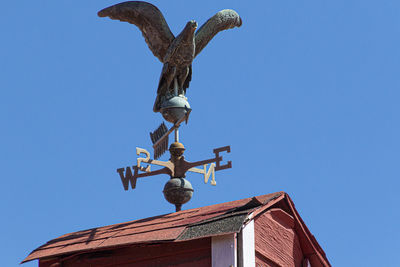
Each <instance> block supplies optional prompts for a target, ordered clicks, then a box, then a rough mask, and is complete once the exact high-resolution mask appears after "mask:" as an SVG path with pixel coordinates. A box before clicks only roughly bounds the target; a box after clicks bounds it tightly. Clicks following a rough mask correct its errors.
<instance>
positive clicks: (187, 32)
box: [180, 20, 197, 42]
mask: <svg viewBox="0 0 400 267" xmlns="http://www.w3.org/2000/svg"><path fill="white" fill-rule="evenodd" d="M196 29H197V22H196V21H194V20H191V21H188V23H186V26H185V28H184V29H183V31H182V32H181V34H180V35H182V37H183V40H186V41H189V42H193V41H194V32H195V31H196Z"/></svg>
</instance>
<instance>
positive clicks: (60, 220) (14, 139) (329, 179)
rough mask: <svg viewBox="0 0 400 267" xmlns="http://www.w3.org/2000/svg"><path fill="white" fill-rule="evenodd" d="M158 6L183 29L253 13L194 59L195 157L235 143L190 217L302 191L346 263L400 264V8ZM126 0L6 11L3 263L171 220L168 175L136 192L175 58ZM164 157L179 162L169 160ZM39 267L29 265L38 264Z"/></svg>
mask: <svg viewBox="0 0 400 267" xmlns="http://www.w3.org/2000/svg"><path fill="white" fill-rule="evenodd" d="M196 2H197V3H198V4H195V2H190V3H188V1H183V0H182V1H155V2H154V1H153V2H152V3H153V4H155V5H157V6H158V7H159V8H160V10H161V11H162V12H163V13H164V16H165V18H166V20H167V22H168V23H169V25H170V27H171V30H172V31H173V32H174V33H175V34H178V33H179V32H180V31H181V29H182V28H183V26H184V25H185V23H186V21H188V20H190V19H196V20H197V21H198V23H199V24H200V25H201V24H202V23H203V22H205V21H206V19H208V18H209V17H210V16H211V15H213V14H215V13H216V12H217V11H219V10H221V9H224V8H232V9H235V10H236V11H237V12H238V13H239V14H240V15H241V17H242V19H243V26H242V27H241V28H239V29H234V30H230V31H225V32H222V33H220V34H219V35H217V36H216V37H215V38H214V39H213V40H212V41H211V42H210V44H209V45H208V46H207V47H206V48H205V49H204V50H203V51H202V53H201V54H200V55H199V56H198V58H196V59H195V62H194V65H193V80H192V83H191V86H190V88H189V90H188V92H187V96H188V98H189V101H190V104H191V106H192V108H193V112H192V114H191V118H190V121H189V124H188V125H185V126H184V127H183V128H182V130H181V141H182V142H183V143H184V144H185V146H186V147H187V152H186V156H187V159H188V160H191V161H195V160H200V159H204V158H208V157H210V156H212V155H213V154H212V149H213V148H215V147H220V146H225V145H231V147H232V153H231V154H230V155H229V157H227V158H229V159H230V160H232V161H233V169H230V170H224V171H221V172H218V173H217V183H218V185H217V186H216V187H213V186H211V185H210V184H207V185H205V184H204V183H203V181H202V177H201V176H200V175H197V174H191V175H189V176H188V179H189V180H190V181H191V182H192V184H193V186H194V187H195V194H194V196H193V199H192V200H191V202H189V203H188V204H187V205H184V208H185V209H189V208H195V207H200V206H204V205H211V204H216V203H221V202H226V201H231V200H236V199H241V198H245V197H251V196H254V195H261V194H266V193H270V192H275V191H286V192H288V193H289V195H290V196H291V197H292V199H293V201H294V202H295V204H296V208H297V209H298V211H299V212H300V214H301V216H302V218H303V219H304V221H305V223H306V224H307V225H308V227H309V229H310V230H311V232H312V233H313V234H314V235H315V237H316V238H317V240H318V241H319V243H320V244H321V246H322V248H323V249H324V250H325V252H326V254H327V256H328V258H329V260H330V261H331V263H332V265H333V266H363V267H364V266H400V259H399V257H398V252H399V250H400V245H399V240H400V234H399V229H398V225H399V221H400V212H399V206H398V205H399V203H400V194H398V191H399V186H400V184H399V178H400V164H399V163H400V162H399V160H400V141H399V136H400V124H399V116H400V105H399V100H400V75H399V69H400V52H399V47H400V16H399V12H400V2H399V1H395V0H392V1H389V0H388V1H369V0H359V1H355V0H336V1H321V0H307V1H298V0H296V1H294V0H293V1H257V2H255V1H254V2H251V3H250V2H249V1H201V2H199V1H196ZM115 3H117V2H114V1H105V0H96V1H94V0H90V1H67V0H63V1H50V0H46V1H45V0H39V1H28V0H21V1H6V2H4V3H2V16H1V17H0V32H1V37H0V40H1V42H0V85H1V95H0V121H1V131H0V134H1V139H0V148H1V154H0V157H1V159H0V168H1V175H2V186H1V193H0V200H1V201H0V211H1V214H2V216H1V220H0V229H1V230H0V234H1V237H2V242H1V243H2V245H1V255H2V260H1V261H2V263H1V265H2V266H17V264H18V263H19V262H20V261H21V260H23V259H24V257H25V256H27V255H28V253H30V252H31V251H32V250H33V249H35V248H36V247H38V246H39V245H41V244H43V243H45V242H46V241H48V240H50V239H52V238H55V237H58V236H60V235H62V234H64V233H69V232H74V231H78V230H82V229H87V228H92V227H96V226H103V225H108V224H113V223H118V222H124V221H129V220H133V219H140V218H145V217H149V216H154V215H159V214H164V213H169V212H171V211H173V206H172V205H170V204H168V203H167V202H166V201H165V200H164V199H163V195H162V193H161V191H162V188H163V185H164V183H165V182H166V181H167V179H168V177H167V176H158V177H153V178H149V179H139V180H138V184H137V188H136V189H135V190H134V191H132V190H130V191H127V192H126V191H124V190H123V187H122V184H121V182H120V179H119V177H118V174H117V173H116V169H117V168H120V167H125V166H128V165H133V164H134V162H135V159H136V155H135V147H136V146H139V147H143V148H146V149H148V150H151V142H150V138H149V135H148V133H149V132H150V131H152V130H154V129H155V128H156V127H157V126H158V125H159V123H161V121H162V118H161V116H160V114H155V113H153V111H152V105H153V101H154V99H155V92H156V86H157V82H158V78H159V74H160V71H161V67H162V64H161V63H160V62H159V61H158V59H156V58H155V57H154V56H153V55H152V54H151V52H150V50H149V49H148V47H147V45H146V44H145V42H144V39H143V37H142V36H141V33H140V31H139V30H138V29H137V28H136V27H135V26H133V25H130V24H128V23H122V22H118V21H112V20H110V19H104V18H103V19H101V18H98V17H97V15H96V13H97V11H98V10H100V9H102V8H104V7H107V6H109V5H112V4H115ZM162 159H163V160H166V159H167V158H166V156H164V157H163V158H162ZM36 265H37V263H36V262H31V263H27V264H25V265H24V266H26V267H28V266H36Z"/></svg>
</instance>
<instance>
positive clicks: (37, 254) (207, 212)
mask: <svg viewBox="0 0 400 267" xmlns="http://www.w3.org/2000/svg"><path fill="white" fill-rule="evenodd" d="M277 206H279V207H280V208H282V209H285V210H287V212H288V213H290V214H291V215H292V216H293V217H294V218H295V220H296V222H297V225H296V227H297V230H296V232H298V235H299V238H300V241H301V243H303V245H302V247H303V246H304V248H305V249H306V250H308V253H310V254H315V256H316V257H317V258H318V259H319V261H321V262H323V263H325V264H324V266H328V265H329V262H328V260H327V258H326V256H325V253H324V252H323V250H322V249H321V247H320V246H319V245H318V243H317V241H316V240H315V238H314V237H313V236H312V235H311V233H310V232H309V230H308V229H307V227H306V226H305V224H304V222H303V221H302V220H301V218H300V216H299V215H298V213H297V211H296V210H295V208H294V204H293V202H292V201H291V199H290V198H289V196H288V195H287V194H286V193H284V192H278V193H272V194H267V195H262V196H257V197H253V198H246V199H241V200H236V201H232V202H227V203H222V204H217V205H212V206H206V207H201V208H196V209H190V210H184V211H180V212H175V213H170V214H165V215H160V216H155V217H150V218H146V219H141V220H135V221H130V222H125V223H120V224H114V225H109V226H103V227H98V228H93V229H89V230H84V231H79V232H74V233H70V234H66V235H63V236H61V237H58V238H56V239H53V240H50V241H49V242H47V243H46V244H44V245H42V246H40V247H39V248H37V249H35V250H34V251H33V252H32V253H31V254H29V256H28V257H27V258H25V259H24V260H23V262H27V261H31V260H35V259H43V258H49V257H54V256H60V255H70V254H74V253H85V252H90V251H94V250H100V249H106V248H107V249H109V248H116V247H120V246H126V245H131V244H138V243H160V242H178V241H183V240H189V239H197V238H204V237H209V236H215V235H222V234H228V233H233V232H239V231H240V227H241V226H242V224H243V223H244V221H245V220H247V219H248V216H249V214H251V213H252V214H253V217H255V216H257V214H260V213H262V212H264V211H265V210H267V209H270V208H272V207H277ZM216 222H218V226H216ZM221 222H222V227H221ZM224 222H225V226H224ZM204 225H206V227H204Z"/></svg>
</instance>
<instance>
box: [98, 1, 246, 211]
mask: <svg viewBox="0 0 400 267" xmlns="http://www.w3.org/2000/svg"><path fill="white" fill-rule="evenodd" d="M98 15H99V16H100V17H110V18H111V19H114V20H120V21H125V22H129V23H131V24H134V25H136V26H137V27H138V28H139V29H140V30H141V31H142V34H143V36H144V38H145V41H146V43H147V45H148V46H149V48H150V50H151V51H152V52H153V54H154V56H156V57H157V58H158V59H159V60H160V61H161V62H162V63H163V68H162V70H161V75H160V79H159V82H158V86H157V96H156V100H155V102H154V106H153V111H154V112H160V113H161V114H162V116H163V118H164V119H165V120H166V121H168V122H171V123H173V126H172V127H171V128H170V129H168V128H167V127H166V125H165V124H164V123H162V124H161V125H160V126H159V127H158V128H157V129H156V130H155V131H154V132H152V133H150V137H151V141H152V142H153V148H154V157H155V159H158V158H159V157H161V156H162V155H163V153H165V152H166V151H167V150H168V136H169V134H170V133H172V132H173V131H175V142H174V143H173V144H171V146H170V148H169V150H170V154H171V158H170V161H168V162H163V161H157V160H151V159H150V153H149V152H147V151H146V150H144V149H140V148H137V153H138V155H139V154H141V153H145V154H146V155H147V157H146V159H143V158H139V159H138V164H137V165H136V166H133V169H134V174H132V171H131V169H130V168H129V167H127V168H126V170H125V169H123V168H121V169H118V170H117V171H118V173H119V174H120V176H121V179H122V182H123V185H124V188H125V189H126V190H127V189H128V185H129V181H132V182H131V185H132V188H134V187H135V186H136V179H137V178H138V177H144V176H150V175H155V174H160V173H167V174H169V175H170V176H171V180H170V181H169V182H168V183H167V184H166V187H168V188H167V189H166V188H164V195H165V196H166V198H167V200H168V201H170V198H169V197H167V195H168V196H169V195H170V194H171V193H170V192H172V191H174V190H175V191H176V190H178V191H179V190H181V191H182V190H183V191H185V192H186V193H187V192H190V197H191V194H192V193H193V188H191V185H190V183H189V182H188V181H187V180H185V179H184V177H185V173H186V172H187V171H192V172H197V173H203V174H204V175H205V177H206V176H207V181H208V177H209V176H210V174H211V173H212V175H213V179H212V184H215V178H214V170H219V169H218V166H220V165H219V163H220V161H221V160H222V157H219V156H218V152H217V154H216V157H215V158H214V159H211V160H206V161H201V163H202V164H203V165H204V170H201V169H196V168H194V167H195V166H199V165H202V164H198V163H199V162H195V163H190V162H187V161H185V160H184V156H183V151H184V147H183V144H181V143H179V126H180V124H181V123H182V122H183V121H186V123H187V121H188V118H189V114H190V112H191V108H190V105H189V102H188V100H187V97H186V90H187V88H188V87H189V84H190V81H191V79H192V62H193V60H194V58H195V57H196V56H197V55H198V54H199V53H200V52H201V51H202V50H203V49H204V47H206V45H207V44H208V43H209V42H210V40H211V39H212V38H213V37H214V36H215V35H216V34H217V33H218V32H220V31H223V30H227V29H231V28H234V27H240V26H241V25H242V19H241V18H240V16H239V15H238V14H237V13H236V12H235V11H234V10H231V9H224V10H221V11H219V12H218V13H217V14H215V15H214V16H213V17H211V18H210V19H209V20H207V21H206V22H205V23H204V24H203V25H202V26H201V27H200V28H199V29H197V26H198V25H197V22H196V21H194V20H191V21H188V22H187V23H186V25H185V27H184V28H183V30H182V32H181V33H180V34H179V35H177V36H176V37H175V36H174V35H173V34H172V32H171V30H170V28H169V26H168V24H167V22H166V21H165V18H164V16H163V15H162V13H161V11H160V10H159V9H158V8H157V7H155V6H154V5H152V4H150V3H146V2H141V1H128V2H123V3H119V4H116V5H113V6H110V7H108V8H105V9H103V10H101V11H99V12H98ZM196 30H197V31H196ZM220 149H222V150H219V152H222V151H228V152H230V148H229V147H225V148H220ZM217 150H218V149H217ZM214 153H215V150H214ZM141 162H145V163H148V164H155V165H159V166H164V168H163V169H161V170H158V171H153V172H151V171H150V165H148V166H147V167H146V168H145V167H143V166H140V163H141ZM205 162H207V163H205ZM212 162H215V164H214V163H212ZM208 163H211V165H210V167H209V170H208V171H206V167H207V164H208ZM193 164H194V165H193ZM196 164H197V165H196ZM189 166H190V167H189ZM216 166H217V167H216ZM227 166H229V167H231V163H230V162H229V164H227V165H225V168H228V167H227ZM220 169H222V168H220ZM139 171H144V172H145V173H142V174H139ZM124 172H125V174H124ZM173 179H180V180H179V181H180V184H186V185H188V186H189V185H190V188H191V189H190V188H189V187H188V188H186V187H185V186H183V187H182V188H181V189H179V187H180V186H178V187H177V188H178V189H177V188H175V187H176V186H177V185H179V182H177V183H175V182H174V181H175V180H174V181H173V182H171V181H172V180H173ZM182 179H183V180H182ZM205 179H206V178H205ZM167 185H168V186H167ZM171 186H172V187H173V188H174V189H173V190H172V189H171ZM189 189H190V190H189ZM171 190H172V191H171ZM183 191H182V192H183ZM186 193H185V194H186ZM187 194H189V193H187ZM190 197H189V199H190ZM185 199H186V198H185ZM189 199H187V201H188V200H189ZM173 201H175V200H173ZM182 201H183V200H180V201H178V202H182ZM170 202H171V201H170ZM175 202H176V201H175ZM183 203H185V202H183ZM183 203H180V204H179V203H177V204H175V205H176V209H177V210H180V207H181V205H182V204H183Z"/></svg>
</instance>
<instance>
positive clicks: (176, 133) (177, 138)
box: [175, 128, 179, 142]
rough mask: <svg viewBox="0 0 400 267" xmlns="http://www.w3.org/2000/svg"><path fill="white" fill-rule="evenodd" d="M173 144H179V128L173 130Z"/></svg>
mask: <svg viewBox="0 0 400 267" xmlns="http://www.w3.org/2000/svg"><path fill="white" fill-rule="evenodd" d="M175 142H179V128H176V129H175Z"/></svg>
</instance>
